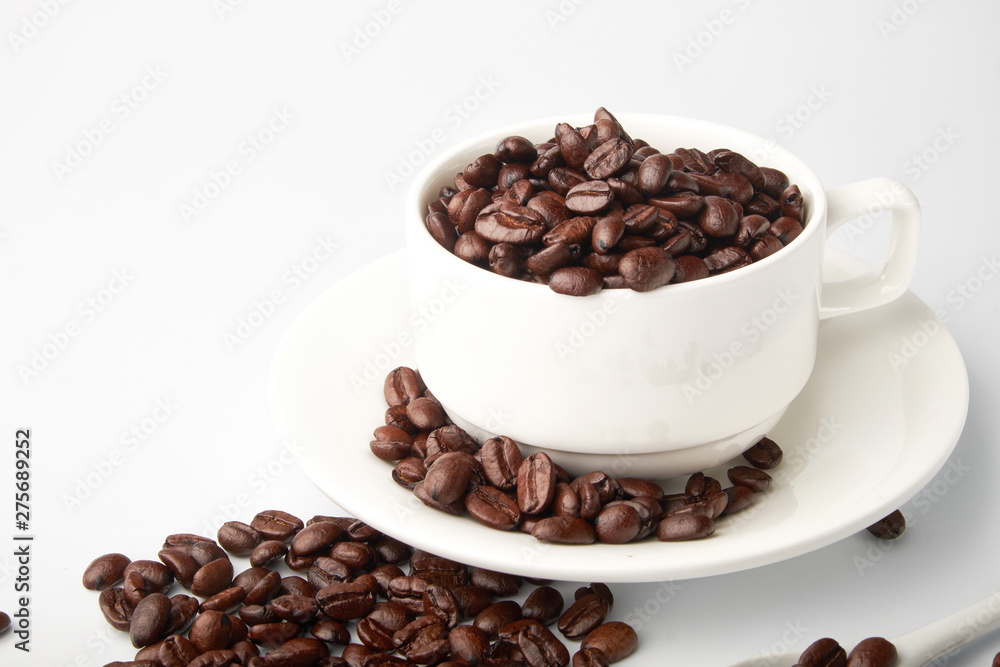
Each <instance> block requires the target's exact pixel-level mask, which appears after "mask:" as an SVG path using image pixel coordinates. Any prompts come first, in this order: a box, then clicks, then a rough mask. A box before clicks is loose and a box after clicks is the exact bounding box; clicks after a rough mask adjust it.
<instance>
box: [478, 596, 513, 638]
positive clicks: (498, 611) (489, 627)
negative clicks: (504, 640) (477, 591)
mask: <svg viewBox="0 0 1000 667" xmlns="http://www.w3.org/2000/svg"><path fill="white" fill-rule="evenodd" d="M522 618H523V616H522V615H521V605H519V604H518V603H517V602H515V601H514V600H501V601H500V602H494V603H493V604H491V605H490V606H488V607H486V608H485V609H483V610H482V611H480V612H479V613H478V614H476V616H475V618H474V619H473V620H472V625H474V626H475V627H477V628H479V629H480V630H482V631H483V632H485V633H486V634H487V635H488V636H489V637H491V638H495V637H496V636H497V633H498V632H499V630H500V628H502V627H503V626H505V625H507V624H508V623H513V622H514V621H519V620H521V619H522Z"/></svg>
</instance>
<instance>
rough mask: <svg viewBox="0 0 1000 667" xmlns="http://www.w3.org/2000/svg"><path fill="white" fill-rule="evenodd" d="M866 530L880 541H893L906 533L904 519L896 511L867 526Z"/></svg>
mask: <svg viewBox="0 0 1000 667" xmlns="http://www.w3.org/2000/svg"><path fill="white" fill-rule="evenodd" d="M867 530H868V532H869V533H871V534H872V535H874V536H875V537H877V538H878V539H880V540H894V539H896V538H897V537H899V536H900V535H902V534H903V532H904V531H906V518H905V517H903V513H902V512H900V511H899V510H896V511H895V512H893V513H892V514H890V515H888V516H886V517H885V518H883V519H880V520H879V521H876V522H875V523H873V524H872V525H870V526H868V528H867Z"/></svg>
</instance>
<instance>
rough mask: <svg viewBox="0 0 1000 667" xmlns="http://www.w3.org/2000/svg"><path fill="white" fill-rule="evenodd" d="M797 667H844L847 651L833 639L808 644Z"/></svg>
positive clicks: (818, 640) (825, 638)
mask: <svg viewBox="0 0 1000 667" xmlns="http://www.w3.org/2000/svg"><path fill="white" fill-rule="evenodd" d="M797 665H798V666H799V667H846V665H847V651H845V650H844V649H843V648H842V647H841V646H840V644H838V643H837V641H836V640H835V639H831V638H829V637H824V638H823V639H817V640H816V641H814V642H813V643H812V644H810V645H809V646H808V647H807V648H806V650H805V651H803V652H802V655H800V656H799V661H798V663H797Z"/></svg>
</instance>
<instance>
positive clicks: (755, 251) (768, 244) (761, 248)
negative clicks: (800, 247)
mask: <svg viewBox="0 0 1000 667" xmlns="http://www.w3.org/2000/svg"><path fill="white" fill-rule="evenodd" d="M768 230H770V227H768ZM784 247H785V246H784V244H783V243H782V242H781V241H780V240H779V239H778V237H777V236H773V235H771V234H765V235H764V236H762V237H761V238H759V239H757V240H756V241H754V242H753V244H752V245H751V246H750V258H751V259H753V261H755V262H759V261H760V260H762V259H764V258H765V257H770V256H771V255H773V254H774V253H776V252H778V251H779V250H781V249H782V248H784Z"/></svg>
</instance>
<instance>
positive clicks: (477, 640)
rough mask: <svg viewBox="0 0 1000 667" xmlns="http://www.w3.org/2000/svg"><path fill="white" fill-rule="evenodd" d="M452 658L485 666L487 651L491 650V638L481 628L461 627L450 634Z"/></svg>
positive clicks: (453, 629) (449, 641)
mask: <svg viewBox="0 0 1000 667" xmlns="http://www.w3.org/2000/svg"><path fill="white" fill-rule="evenodd" d="M448 643H449V644H450V645H451V657H452V658H455V659H458V660H464V661H465V662H466V663H468V664H470V665H478V664H483V661H484V659H485V656H486V651H487V650H489V648H490V638H489V635H487V634H486V632H484V631H483V630H481V629H480V628H477V627H475V626H473V625H460V626H458V627H456V628H452V629H451V631H449V632H448Z"/></svg>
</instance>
